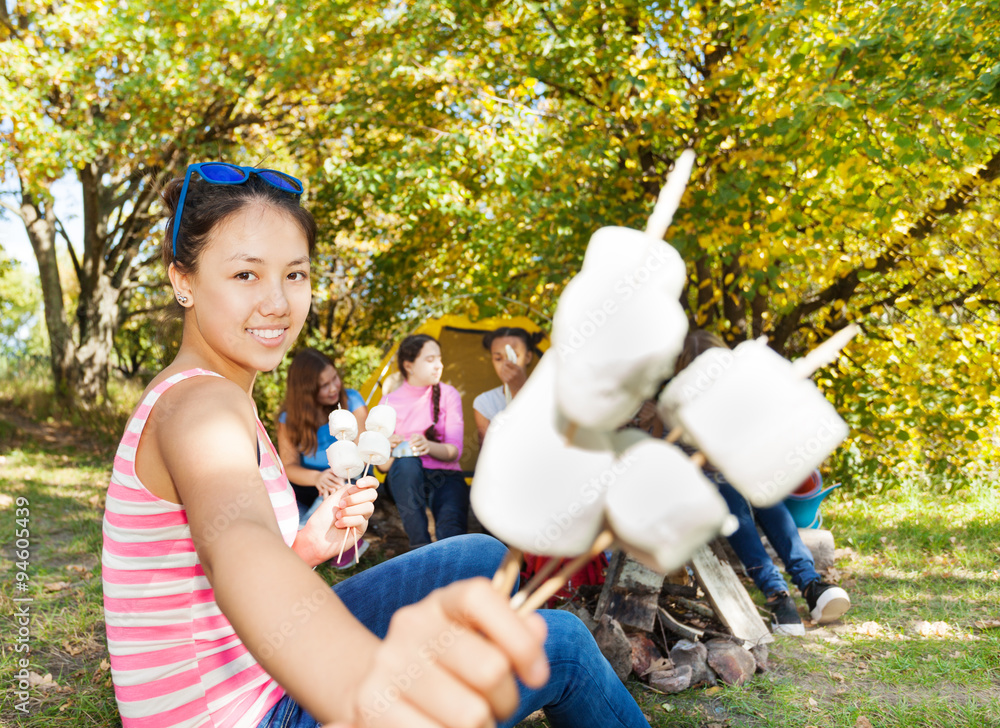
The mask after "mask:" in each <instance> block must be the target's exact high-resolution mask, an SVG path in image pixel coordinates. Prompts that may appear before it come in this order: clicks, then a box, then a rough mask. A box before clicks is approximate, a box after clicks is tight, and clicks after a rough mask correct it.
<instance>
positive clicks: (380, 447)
mask: <svg viewBox="0 0 1000 728" xmlns="http://www.w3.org/2000/svg"><path fill="white" fill-rule="evenodd" d="M393 414H394V415H395V413H393ZM369 419H371V418H369ZM391 451H392V446H391V445H390V444H389V438H388V437H386V436H385V435H383V434H382V433H381V432H376V431H375V430H365V431H364V432H362V433H361V437H359V438H358V453H359V454H360V455H361V459H362V460H364V461H365V462H366V463H368V464H370V465H384V464H385V463H386V462H387V461H388V460H389V453H390V452H391Z"/></svg>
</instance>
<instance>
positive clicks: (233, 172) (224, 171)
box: [173, 162, 302, 258]
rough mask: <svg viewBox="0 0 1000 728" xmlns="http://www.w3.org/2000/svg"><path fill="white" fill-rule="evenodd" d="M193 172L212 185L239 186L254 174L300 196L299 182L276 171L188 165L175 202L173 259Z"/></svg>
mask: <svg viewBox="0 0 1000 728" xmlns="http://www.w3.org/2000/svg"><path fill="white" fill-rule="evenodd" d="M194 172H197V173H198V175H199V176H200V177H201V178H202V179H203V180H205V181H206V182H209V183H210V184H213V185H241V184H243V183H245V182H246V181H247V180H248V179H250V175H252V174H255V175H257V176H258V177H260V178H261V179H262V180H264V181H265V182H267V183H268V184H269V185H271V186H272V187H276V188H278V189H279V190H281V191H282V192H288V193H290V194H293V195H301V194H302V183H301V182H300V181H299V180H297V179H295V178H294V177H292V176H291V175H290V174H285V173H284V172H279V171H278V170H276V169H257V168H256V167H241V166H239V165H237V164H228V163H226V162H202V163H200V164H189V165H188V168H187V172H186V173H185V174H184V186H183V187H181V196H180V199H179V200H177V213H176V214H175V215H174V236H173V251H174V258H176V257H177V233H178V232H180V229H181V213H182V212H183V211H184V199H185V198H186V197H187V191H188V184H190V182H191V175H192V174H193V173H194Z"/></svg>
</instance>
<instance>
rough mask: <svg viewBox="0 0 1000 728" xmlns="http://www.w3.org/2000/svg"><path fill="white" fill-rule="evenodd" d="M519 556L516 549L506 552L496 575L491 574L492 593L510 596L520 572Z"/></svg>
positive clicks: (519, 553)
mask: <svg viewBox="0 0 1000 728" xmlns="http://www.w3.org/2000/svg"><path fill="white" fill-rule="evenodd" d="M521 556H522V554H521V552H520V551H519V550H518V549H514V548H512V549H510V550H509V551H507V553H506V554H505V555H504V557H503V561H501V562H500V566H499V568H498V569H497V570H496V573H495V574H493V591H495V592H497V593H498V594H510V590H511V589H513V588H514V584H515V583H516V582H517V575H518V573H519V572H520V571H521Z"/></svg>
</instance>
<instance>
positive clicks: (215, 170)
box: [198, 164, 247, 184]
mask: <svg viewBox="0 0 1000 728" xmlns="http://www.w3.org/2000/svg"><path fill="white" fill-rule="evenodd" d="M198 174H200V175H201V176H202V179H205V180H207V181H209V182H214V183H215V184H231V183H233V182H245V181H246V179H247V175H246V172H244V171H243V170H242V169H240V168H239V167H233V166H231V165H228V164H203V165H202V166H201V167H200V168H199V169H198Z"/></svg>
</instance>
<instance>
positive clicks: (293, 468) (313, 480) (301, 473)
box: [278, 422, 323, 486]
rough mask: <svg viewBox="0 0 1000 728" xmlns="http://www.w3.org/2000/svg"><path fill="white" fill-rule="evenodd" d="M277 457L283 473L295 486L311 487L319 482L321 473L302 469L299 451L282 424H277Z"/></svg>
mask: <svg viewBox="0 0 1000 728" xmlns="http://www.w3.org/2000/svg"><path fill="white" fill-rule="evenodd" d="M278 456H279V457H280V458H281V464H282V465H284V466H285V473H286V474H287V475H288V479H289V480H290V481H291V482H293V483H295V484H296V485H312V486H315V485H316V484H317V483H318V482H319V477H320V475H322V474H323V471H321V470H313V469H312V468H304V467H302V464H301V460H300V454H299V449H298V448H297V447H296V446H295V443H294V442H292V438H291V436H290V435H289V433H288V427H286V426H285V423H284V422H279V423H278Z"/></svg>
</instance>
